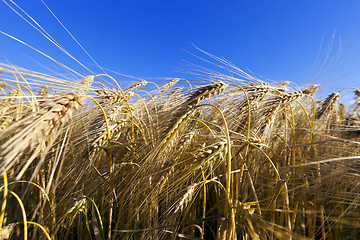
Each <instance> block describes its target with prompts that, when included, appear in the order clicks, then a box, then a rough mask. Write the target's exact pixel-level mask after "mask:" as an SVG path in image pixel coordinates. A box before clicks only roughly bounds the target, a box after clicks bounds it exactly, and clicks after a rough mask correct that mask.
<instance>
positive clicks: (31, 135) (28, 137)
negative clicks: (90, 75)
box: [0, 93, 82, 178]
mask: <svg viewBox="0 0 360 240" xmlns="http://www.w3.org/2000/svg"><path fill="white" fill-rule="evenodd" d="M81 102H82V98H80V97H79V96H78V95H76V94H71V93H69V94H64V95H61V96H59V97H54V98H52V99H49V101H47V102H45V103H44V104H42V105H41V106H40V110H39V111H38V112H36V113H34V114H32V115H31V116H29V117H27V118H25V119H23V120H22V121H21V123H18V124H16V126H10V127H8V128H7V129H6V130H5V132H4V134H3V135H5V136H7V135H12V133H13V132H16V134H15V135H13V136H11V138H10V139H9V140H7V141H6V142H5V143H4V144H2V146H1V147H0V151H1V156H2V161H1V164H0V166H1V169H2V171H7V170H8V169H9V168H11V167H12V166H13V165H14V164H15V162H16V161H17V160H18V159H19V158H20V157H21V156H23V155H25V154H26V155H28V154H29V153H36V154H38V153H39V149H40V148H41V147H42V145H43V144H45V142H46V140H47V138H48V137H51V135H52V133H54V131H55V130H56V129H59V128H61V127H64V126H65V125H66V124H67V123H68V122H69V120H70V118H71V116H72V114H73V113H74V112H75V111H77V110H78V109H79V108H80V106H81ZM35 157H36V156H31V157H30V159H31V160H28V161H21V162H22V164H23V168H22V171H21V172H22V173H23V172H24V171H25V170H26V169H27V168H28V167H29V165H30V164H31V162H32V160H33V159H34V158H35ZM20 177H21V176H18V178H20Z"/></svg>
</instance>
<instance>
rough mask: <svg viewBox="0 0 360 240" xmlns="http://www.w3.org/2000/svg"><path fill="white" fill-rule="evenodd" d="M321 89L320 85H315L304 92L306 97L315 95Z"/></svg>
mask: <svg viewBox="0 0 360 240" xmlns="http://www.w3.org/2000/svg"><path fill="white" fill-rule="evenodd" d="M318 89H319V85H317V84H314V85H311V86H310V87H308V88H305V89H303V90H302V92H303V94H306V95H310V96H311V95H313V94H314V93H315V92H316V91H317V90H318Z"/></svg>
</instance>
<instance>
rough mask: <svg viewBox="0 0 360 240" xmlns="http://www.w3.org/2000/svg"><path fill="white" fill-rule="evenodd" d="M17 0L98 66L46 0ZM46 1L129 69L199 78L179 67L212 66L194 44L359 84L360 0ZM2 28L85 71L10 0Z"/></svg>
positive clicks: (281, 71)
mask: <svg viewBox="0 0 360 240" xmlns="http://www.w3.org/2000/svg"><path fill="white" fill-rule="evenodd" d="M15 2H16V3H17V4H18V5H19V6H21V7H22V8H23V9H24V10H25V11H27V12H28V13H29V14H30V15H31V16H32V17H33V18H34V19H36V21H38V22H39V23H40V24H41V25H42V26H43V27H44V28H45V29H46V30H47V31H48V32H49V33H50V34H51V35H52V36H53V37H54V38H55V39H56V40H57V41H58V42H59V43H60V44H61V45H62V46H63V47H64V48H65V49H67V50H68V51H69V52H70V53H72V54H73V55H74V56H75V57H76V58H77V59H79V60H80V61H82V62H83V63H85V64H86V65H87V66H90V67H91V68H92V69H93V70H94V71H96V72H99V73H100V70H96V68H95V67H93V66H92V64H93V63H92V62H91V60H90V59H89V58H88V57H87V56H86V55H85V54H84V52H82V50H81V49H80V48H79V47H78V46H77V45H76V43H75V42H74V41H73V40H72V39H71V37H70V36H69V35H68V34H67V33H66V32H65V31H64V29H62V27H61V26H60V25H59V24H58V23H57V22H56V20H55V19H54V18H53V17H52V16H51V14H50V13H49V11H47V9H46V8H45V7H44V5H43V4H42V3H41V1H40V0H26V1H25V0H23V1H20V0H18V1H15ZM45 2H46V4H47V5H48V6H49V7H50V8H51V10H52V11H53V12H54V13H55V14H56V15H57V17H58V18H59V19H60V20H61V21H62V23H63V24H64V25H65V26H66V27H67V28H68V30H69V31H70V32H71V33H72V34H73V35H74V36H75V37H76V39H77V40H78V41H79V42H80V43H81V44H82V45H83V47H84V48H85V49H86V50H87V51H88V52H89V53H90V54H91V56H92V57H93V58H94V59H95V60H96V61H97V62H98V63H99V64H100V65H101V66H102V67H104V68H107V69H111V70H113V71H116V72H119V73H122V74H126V75H133V76H136V77H140V78H141V77H188V78H192V76H187V75H184V74H183V73H181V72H178V71H177V68H184V62H183V60H185V61H188V62H193V63H196V64H199V65H205V66H206V67H209V65H207V64H206V63H204V62H203V63H202V62H201V61H199V60H198V59H196V58H195V57H193V56H192V55H191V54H189V53H188V52H191V53H193V54H196V55H200V56H203V55H201V53H200V52H199V51H197V50H196V49H195V48H194V46H193V45H192V44H195V45H196V46H198V47H199V48H201V49H203V50H205V51H207V52H209V53H212V54H214V55H216V56H219V57H224V58H226V59H227V60H229V61H231V62H232V63H234V64H235V65H237V66H238V67H240V68H242V69H244V70H249V71H252V72H254V73H255V74H257V75H259V76H262V77H263V78H269V79H273V80H275V81H281V80H288V81H292V82H295V83H297V84H300V85H304V84H306V83H309V82H312V81H315V82H316V83H327V82H330V83H328V84H325V85H324V86H325V87H329V88H336V89H339V88H342V87H343V86H355V87H360V84H359V82H360V74H359V72H360V48H359V47H360V14H359V13H360V1H358V0H342V1H340V0H339V1H332V0H327V1H324V0H312V1H308V0H303V1H290V0H287V1H285V0H283V1H281V0H279V1H268V0H267V1H265V0H264V1H239V0H238V1H233V0H229V1H225V0H223V1H215V0H207V1H205V0H181V1H180V0H178V1H170V0H166V1H165V0H163V1H157V0H153V1H140V0H121V1H92V0H87V1H82V0H77V1H74V0H73V1H69V0H62V1H55V0H46V1H45ZM0 31H3V32H6V33H8V34H11V35H13V36H15V37H18V38H20V39H22V40H23V41H25V42H27V43H29V44H30V45H32V46H34V47H36V48H38V49H40V50H42V51H44V52H46V53H47V54H49V55H51V56H52V57H54V58H56V59H58V60H60V61H61V62H62V63H65V64H66V65H68V66H70V67H72V68H74V69H77V70H79V71H81V72H82V73H84V74H85V71H83V70H80V69H81V68H79V67H78V65H77V64H76V63H75V62H74V61H72V60H71V59H69V58H67V57H66V56H65V55H64V54H62V53H61V52H60V51H59V50H57V49H56V48H55V47H54V46H53V45H52V44H51V43H50V42H49V41H47V40H46V39H45V38H44V37H42V36H41V35H40V34H39V33H38V32H37V31H36V30H34V29H33V28H31V27H30V26H29V25H28V24H27V23H25V22H24V21H23V20H22V19H21V18H20V17H18V16H17V15H16V14H15V13H14V12H13V11H12V10H11V9H10V8H8V7H7V6H6V5H5V4H4V3H3V2H0ZM334 33H335V34H334ZM330 46H332V47H331V48H330ZM330 50H331V51H330ZM187 51H188V52H187ZM327 55H329V57H328V58H326V56H327ZM0 56H1V57H0V59H1V61H2V62H4V61H6V60H8V61H9V62H11V63H13V64H15V65H19V66H22V67H26V68H30V69H34V70H38V71H47V69H45V68H44V67H42V66H41V65H46V68H48V67H49V68H52V69H54V70H55V71H60V70H59V69H58V67H57V66H56V65H55V64H52V63H50V62H48V63H46V62H45V61H44V60H43V58H42V57H41V56H40V55H38V54H36V53H35V52H34V51H32V50H30V49H28V48H27V47H25V46H22V45H21V44H19V43H17V42H15V41H14V40H12V39H10V38H8V37H6V36H3V35H0ZM326 59H327V60H326ZM211 68H213V69H214V70H219V69H216V68H215V67H211ZM318 72H321V74H320V75H319V76H318V75H317V74H318ZM350 73H352V74H350ZM349 74H350V75H349ZM117 78H118V79H119V80H120V81H121V77H117ZM334 79H335V80H334ZM358 79H359V80H358Z"/></svg>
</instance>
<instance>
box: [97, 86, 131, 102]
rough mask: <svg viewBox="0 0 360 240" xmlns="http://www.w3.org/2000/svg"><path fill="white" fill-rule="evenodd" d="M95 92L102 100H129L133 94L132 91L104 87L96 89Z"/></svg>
mask: <svg viewBox="0 0 360 240" xmlns="http://www.w3.org/2000/svg"><path fill="white" fill-rule="evenodd" d="M96 94H97V95H98V96H99V97H101V98H102V99H103V100H106V101H111V102H116V103H123V102H124V101H128V100H130V99H131V98H132V97H133V96H134V92H123V91H121V90H117V89H110V88H105V89H102V90H96Z"/></svg>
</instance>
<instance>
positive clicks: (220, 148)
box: [0, 55, 360, 239]
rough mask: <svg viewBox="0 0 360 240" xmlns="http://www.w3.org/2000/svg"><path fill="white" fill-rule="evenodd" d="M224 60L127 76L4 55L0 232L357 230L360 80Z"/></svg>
mask: <svg viewBox="0 0 360 240" xmlns="http://www.w3.org/2000/svg"><path fill="white" fill-rule="evenodd" d="M209 56H211V57H213V56H212V55H209ZM222 64H224V65H225V66H227V67H229V70H231V71H232V72H236V73H237V74H238V75H237V76H238V77H234V76H229V75H225V74H221V73H216V72H214V71H210V70H209V71H206V70H205V69H198V70H199V71H198V76H200V78H202V81H199V80H197V81H194V80H187V79H180V78H175V79H170V80H168V81H158V82H150V81H146V80H141V81H138V82H132V83H130V82H129V83H128V86H127V87H125V88H120V87H119V86H118V85H117V84H116V80H114V79H113V78H112V77H111V76H108V75H104V74H100V75H89V76H79V78H78V79H77V80H76V81H69V80H65V79H62V78H58V77H53V76H49V75H45V74H41V73H37V72H33V71H30V70H26V69H22V68H20V67H15V66H13V65H8V64H2V65H1V68H0V71H1V75H0V76H1V78H0V86H1V96H0V106H1V107H0V110H1V116H0V135H1V138H0V141H1V145H0V146H1V147H0V153H1V163H0V165H1V177H2V179H3V181H2V185H1V195H2V200H1V201H2V207H1V215H0V224H1V229H0V238H2V239H8V238H12V239H356V238H357V237H358V236H360V235H359V234H360V231H359V226H360V225H359V224H360V222H359V219H360V218H359V217H360V212H359V210H358V205H359V203H360V200H359V180H360V177H359V176H360V175H359V174H360V172H359V169H360V168H359V158H360V157H359V148H358V144H359V142H358V141H357V139H358V137H359V136H360V128H359V113H358V110H359V107H360V100H359V97H360V90H359V89H356V88H348V89H340V90H339V91H338V92H334V93H331V94H330V95H329V96H327V97H325V98H323V99H319V96H321V95H320V94H319V93H318V92H319V91H318V89H319V87H320V86H318V85H312V86H309V87H307V88H304V89H297V88H295V87H293V85H292V84H291V83H290V82H280V83H277V84H274V83H267V82H264V81H262V80H261V79H259V78H257V77H254V76H251V75H249V74H247V73H245V72H243V71H241V70H240V69H237V68H235V67H234V66H232V65H229V64H228V63H227V62H222ZM345 92H347V93H349V92H350V93H351V92H352V93H354V97H353V99H354V101H353V102H352V103H340V97H341V96H342V94H344V93H345Z"/></svg>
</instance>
